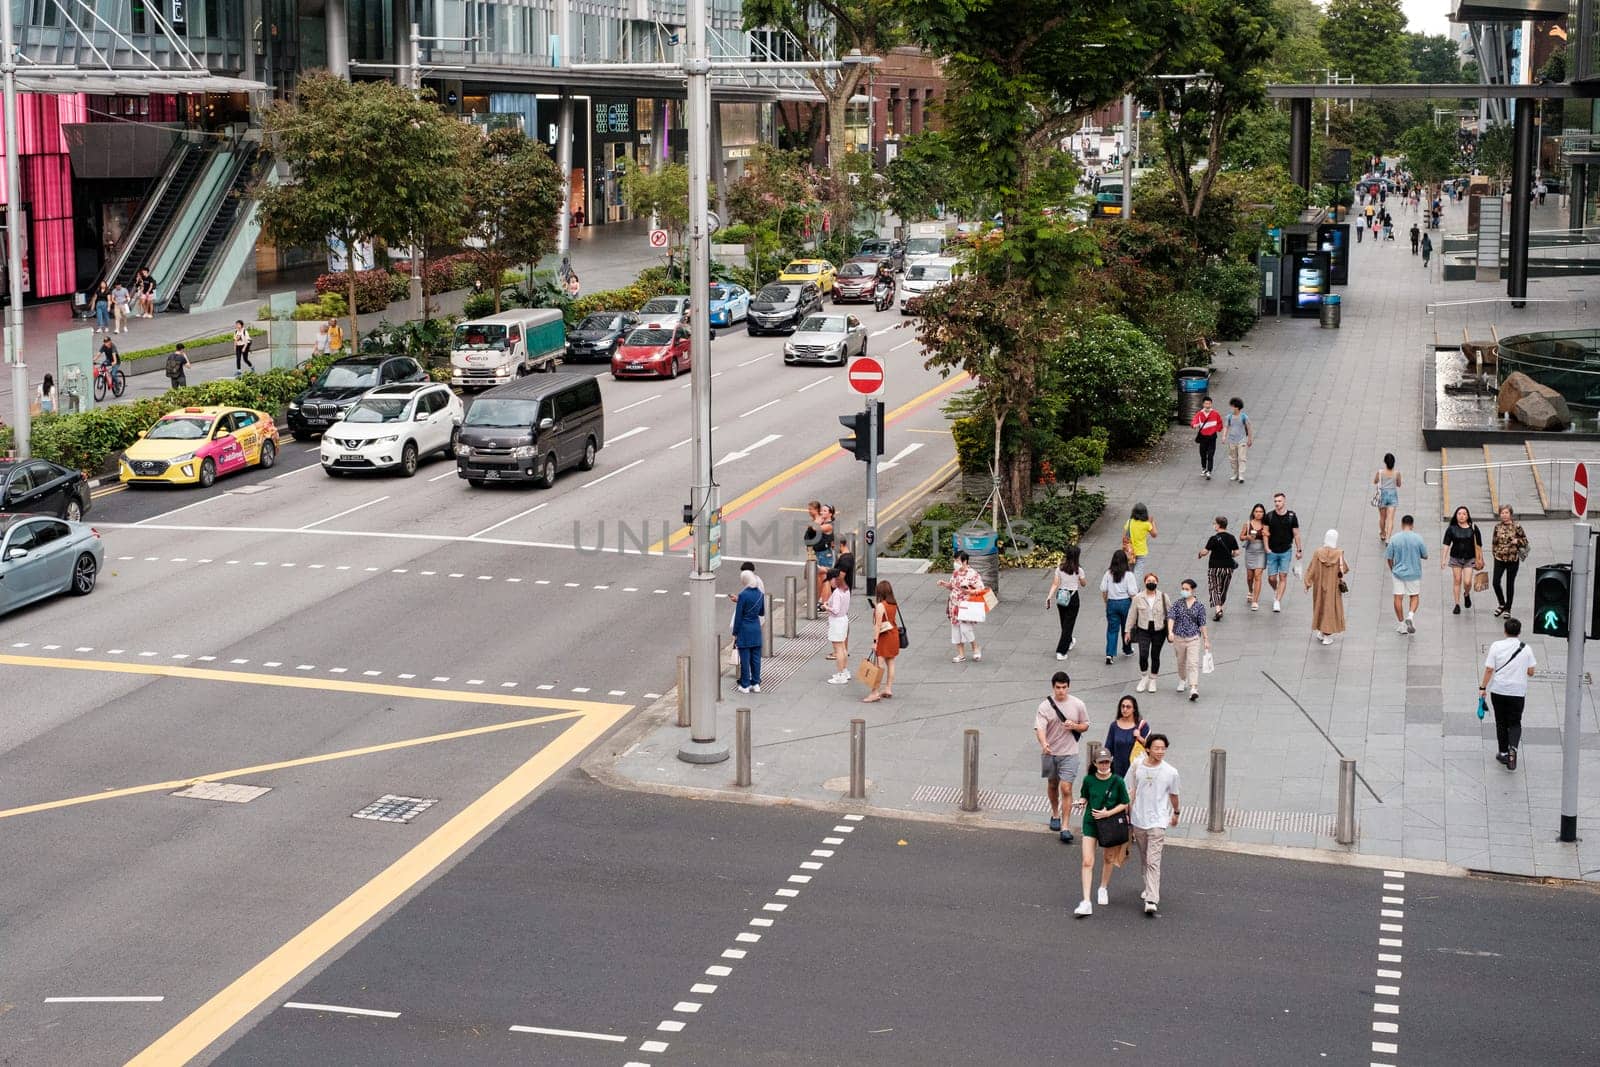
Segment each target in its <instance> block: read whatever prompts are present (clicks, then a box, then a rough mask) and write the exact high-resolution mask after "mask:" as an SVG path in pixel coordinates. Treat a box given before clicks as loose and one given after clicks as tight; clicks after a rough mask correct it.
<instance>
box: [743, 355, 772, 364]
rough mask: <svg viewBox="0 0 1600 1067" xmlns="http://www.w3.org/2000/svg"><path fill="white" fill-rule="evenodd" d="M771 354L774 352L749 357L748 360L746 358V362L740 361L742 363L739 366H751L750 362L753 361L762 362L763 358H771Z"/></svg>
mask: <svg viewBox="0 0 1600 1067" xmlns="http://www.w3.org/2000/svg"><path fill="white" fill-rule="evenodd" d="M771 356H772V353H771V352H768V353H767V354H766V355H764V356H757V357H756V358H755V359H747V360H745V361H744V362H743V363H740V364H739V366H741V367H748V366H749V365H750V364H752V363H760V362H761V361H762V360H764V359H770V358H771Z"/></svg>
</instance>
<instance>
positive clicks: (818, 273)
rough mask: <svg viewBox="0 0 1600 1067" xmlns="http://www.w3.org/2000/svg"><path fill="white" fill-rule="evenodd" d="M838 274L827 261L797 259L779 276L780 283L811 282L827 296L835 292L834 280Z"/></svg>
mask: <svg viewBox="0 0 1600 1067" xmlns="http://www.w3.org/2000/svg"><path fill="white" fill-rule="evenodd" d="M837 273H838V272H836V271H835V270H834V269H833V264H832V263H829V262H828V261H827V260H825V259H795V260H791V261H790V262H789V265H788V266H787V267H784V268H783V270H782V272H780V273H779V274H778V281H780V282H811V283H813V284H815V285H816V287H817V288H818V289H820V290H821V291H822V293H823V294H824V295H826V294H828V293H831V292H833V279H834V278H835V276H836V275H837Z"/></svg>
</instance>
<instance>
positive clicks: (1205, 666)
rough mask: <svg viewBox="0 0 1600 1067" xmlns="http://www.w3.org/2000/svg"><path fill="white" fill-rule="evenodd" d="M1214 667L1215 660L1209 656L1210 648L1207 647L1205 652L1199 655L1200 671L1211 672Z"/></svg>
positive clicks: (1215, 667)
mask: <svg viewBox="0 0 1600 1067" xmlns="http://www.w3.org/2000/svg"><path fill="white" fill-rule="evenodd" d="M1216 669H1217V661H1216V660H1214V659H1212V658H1211V650H1210V649H1209V648H1208V649H1206V651H1205V654H1204V655H1202V656H1201V657H1200V673H1201V674H1211V673H1212V672H1214V671H1215V670H1216Z"/></svg>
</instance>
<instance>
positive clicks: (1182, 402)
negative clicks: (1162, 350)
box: [1178, 367, 1211, 424]
mask: <svg viewBox="0 0 1600 1067" xmlns="http://www.w3.org/2000/svg"><path fill="white" fill-rule="evenodd" d="M1210 384H1211V372H1210V371H1208V370H1206V369H1205V368H1204V367H1184V368H1183V369H1182V370H1180V371H1178V418H1179V419H1180V420H1181V421H1182V422H1183V423H1185V424H1188V423H1190V422H1192V421H1193V420H1194V417H1195V413H1196V412H1198V411H1199V410H1200V401H1201V399H1202V398H1204V397H1205V395H1206V389H1207V388H1208V387H1209V386H1210Z"/></svg>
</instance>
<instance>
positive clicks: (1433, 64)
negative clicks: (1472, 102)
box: [1406, 33, 1466, 85]
mask: <svg viewBox="0 0 1600 1067" xmlns="http://www.w3.org/2000/svg"><path fill="white" fill-rule="evenodd" d="M1406 51H1407V52H1408V53H1409V55H1410V59H1411V69H1412V70H1414V71H1416V72H1417V81H1419V82H1422V83H1424V84H1427V85H1447V84H1451V83H1455V82H1465V81H1466V79H1465V78H1464V77H1463V76H1462V72H1461V49H1460V48H1459V47H1457V45H1456V43H1455V42H1454V41H1452V40H1451V39H1450V38H1448V37H1446V36H1445V35H1444V34H1442V33H1408V34H1406Z"/></svg>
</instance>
